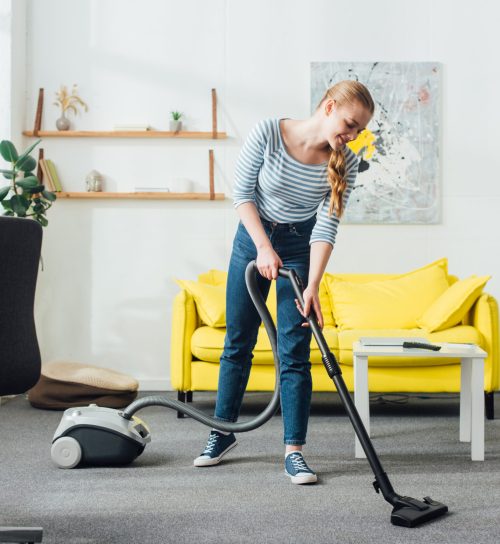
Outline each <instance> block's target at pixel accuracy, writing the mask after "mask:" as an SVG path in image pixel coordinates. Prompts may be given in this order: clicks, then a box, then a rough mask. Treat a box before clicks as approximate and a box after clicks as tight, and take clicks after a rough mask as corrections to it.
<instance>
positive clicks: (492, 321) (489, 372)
mask: <svg viewBox="0 0 500 544" xmlns="http://www.w3.org/2000/svg"><path fill="white" fill-rule="evenodd" d="M469 319H470V324H471V325H472V326H473V327H475V328H476V329H477V330H478V331H479V332H480V333H481V335H482V337H483V338H484V345H483V348H484V350H485V351H486V352H488V357H487V358H486V359H485V365H484V367H485V368H484V374H485V378H486V380H485V385H486V391H487V392H491V391H497V390H498V389H500V366H499V365H500V361H499V357H498V304H497V301H496V299H495V298H494V297H493V296H491V295H489V294H488V293H483V294H482V295H481V296H480V297H479V298H478V299H477V301H476V302H475V304H474V306H473V307H472V308H471V310H470V312H469Z"/></svg>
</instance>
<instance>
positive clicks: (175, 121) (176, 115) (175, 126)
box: [170, 111, 182, 132]
mask: <svg viewBox="0 0 500 544" xmlns="http://www.w3.org/2000/svg"><path fill="white" fill-rule="evenodd" d="M170 115H171V116H172V119H171V120H170V130H171V131H172V132H179V130H181V129H182V121H181V117H182V113H181V112H180V111H171V112H170Z"/></svg>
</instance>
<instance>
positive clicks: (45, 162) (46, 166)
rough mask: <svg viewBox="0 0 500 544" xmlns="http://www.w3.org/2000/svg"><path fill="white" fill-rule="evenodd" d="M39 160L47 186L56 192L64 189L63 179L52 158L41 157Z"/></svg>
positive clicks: (49, 189) (44, 183) (43, 181)
mask: <svg viewBox="0 0 500 544" xmlns="http://www.w3.org/2000/svg"><path fill="white" fill-rule="evenodd" d="M39 162H40V167H41V169H42V175H43V180H42V183H43V185H45V188H46V189H47V190H48V191H51V192H54V193H57V192H60V191H62V186H61V181H60V179H59V176H58V174H57V170H56V167H55V165H54V163H53V162H52V161H51V160H50V159H40V161H39Z"/></svg>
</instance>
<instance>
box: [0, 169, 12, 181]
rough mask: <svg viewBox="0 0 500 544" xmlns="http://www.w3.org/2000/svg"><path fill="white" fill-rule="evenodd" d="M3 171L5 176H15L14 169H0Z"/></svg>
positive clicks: (8, 177) (9, 177) (10, 177)
mask: <svg viewBox="0 0 500 544" xmlns="http://www.w3.org/2000/svg"><path fill="white" fill-rule="evenodd" d="M0 172H2V174H3V177H4V178H7V179H12V177H13V176H14V170H0Z"/></svg>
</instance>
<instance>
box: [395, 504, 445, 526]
mask: <svg viewBox="0 0 500 544" xmlns="http://www.w3.org/2000/svg"><path fill="white" fill-rule="evenodd" d="M447 512H448V507H447V506H446V505H445V504H442V503H440V502H437V501H434V500H432V499H431V498H430V497H424V500H423V502H422V501H419V500H417V499H413V498H412V497H400V498H399V499H398V501H397V502H396V504H395V505H394V509H393V511H392V513H391V523H392V524H393V525H399V526H400V527H416V526H417V525H421V524H422V523H425V522H427V521H430V520H432V519H435V518H438V517H440V516H443V515H444V514H446V513H447Z"/></svg>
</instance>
